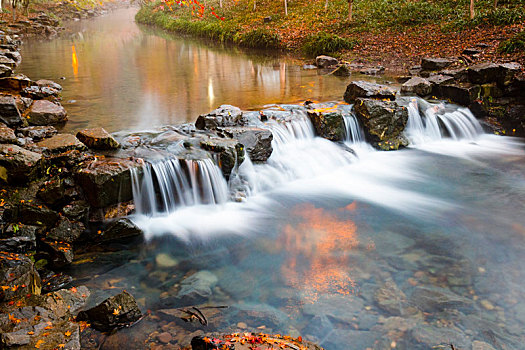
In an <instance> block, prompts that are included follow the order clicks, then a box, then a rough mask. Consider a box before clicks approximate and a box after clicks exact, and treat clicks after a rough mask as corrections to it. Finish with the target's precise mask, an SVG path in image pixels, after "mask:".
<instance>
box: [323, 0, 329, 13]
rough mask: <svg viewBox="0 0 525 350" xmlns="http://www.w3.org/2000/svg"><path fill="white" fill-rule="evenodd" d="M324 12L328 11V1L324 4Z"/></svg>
mask: <svg viewBox="0 0 525 350" xmlns="http://www.w3.org/2000/svg"><path fill="white" fill-rule="evenodd" d="M324 10H325V11H326V10H328V0H326V1H325V2H324Z"/></svg>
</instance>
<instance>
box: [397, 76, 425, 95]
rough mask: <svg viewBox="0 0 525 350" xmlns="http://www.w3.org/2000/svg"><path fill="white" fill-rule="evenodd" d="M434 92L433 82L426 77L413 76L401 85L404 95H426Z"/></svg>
mask: <svg viewBox="0 0 525 350" xmlns="http://www.w3.org/2000/svg"><path fill="white" fill-rule="evenodd" d="M431 92H432V84H431V83H430V81H428V80H427V79H425V78H421V77H412V78H410V80H408V81H407V82H405V83H404V84H403V85H402V86H401V93H402V94H403V95H418V96H421V97H425V96H428V95H430V93H431Z"/></svg>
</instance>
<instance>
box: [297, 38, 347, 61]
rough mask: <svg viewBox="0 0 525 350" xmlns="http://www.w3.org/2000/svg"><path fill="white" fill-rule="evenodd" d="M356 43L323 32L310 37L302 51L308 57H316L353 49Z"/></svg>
mask: <svg viewBox="0 0 525 350" xmlns="http://www.w3.org/2000/svg"><path fill="white" fill-rule="evenodd" d="M356 43H357V41H356V40H350V39H346V38H341V37H340V36H337V35H335V34H330V33H325V32H321V33H317V34H312V35H309V36H308V37H307V38H306V40H305V41H304V44H303V46H302V50H303V52H304V53H305V54H306V55H308V56H312V57H315V56H319V55H327V54H333V53H336V52H339V51H343V50H349V49H352V48H353V47H354V46H355V44H356Z"/></svg>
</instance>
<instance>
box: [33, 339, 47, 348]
mask: <svg viewBox="0 0 525 350" xmlns="http://www.w3.org/2000/svg"><path fill="white" fill-rule="evenodd" d="M44 343H45V341H43V340H42V339H40V340H39V341H37V342H36V344H35V348H37V349H40V346H41V345H42V344H44Z"/></svg>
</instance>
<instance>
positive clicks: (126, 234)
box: [97, 219, 142, 241]
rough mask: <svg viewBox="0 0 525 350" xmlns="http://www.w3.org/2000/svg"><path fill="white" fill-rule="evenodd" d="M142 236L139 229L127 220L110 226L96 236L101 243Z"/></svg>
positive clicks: (121, 220)
mask: <svg viewBox="0 0 525 350" xmlns="http://www.w3.org/2000/svg"><path fill="white" fill-rule="evenodd" d="M140 236H142V230H141V229H139V228H138V227H137V226H136V225H135V224H134V223H133V222H131V221H130V220H129V219H120V220H117V221H115V222H114V223H113V224H111V225H110V226H109V227H108V228H107V229H106V230H104V231H103V232H102V233H101V234H100V235H98V236H97V239H98V240H102V241H117V240H124V239H125V240H129V239H130V238H134V237H140Z"/></svg>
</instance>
